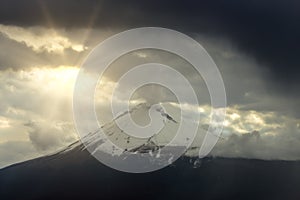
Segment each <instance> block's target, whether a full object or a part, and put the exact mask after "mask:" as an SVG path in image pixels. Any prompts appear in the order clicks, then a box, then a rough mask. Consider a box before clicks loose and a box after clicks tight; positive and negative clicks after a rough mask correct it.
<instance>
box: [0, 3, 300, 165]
mask: <svg viewBox="0 0 300 200" xmlns="http://www.w3.org/2000/svg"><path fill="white" fill-rule="evenodd" d="M299 11H300V3H299V1H296V0H285V1H283V0H281V1H278V0H272V1H271V0H263V1H261V0H253V1H241V0H226V1H224V0H212V1H202V0H199V1H191V0H187V1H179V0H173V1H171V0H166V1H138V0H133V1H129V0H122V1H121V0H120V1H117V0H26V1H18V0H1V2H0V46H1V51H0V99H1V101H0V167H3V166H7V165H9V164H12V163H16V162H20V161H23V160H27V159H30V158H34V157H37V156H41V155H45V154H48V153H51V152H55V151H57V150H59V149H61V148H63V147H64V146H66V145H68V144H70V143H71V142H73V141H75V140H77V139H78V136H77V133H76V129H75V126H74V122H73V112H72V95H73V86H74V83H75V81H76V76H77V73H78V71H79V68H80V65H81V64H82V63H83V61H84V59H85V58H86V56H87V55H88V54H89V52H90V51H91V50H92V49H93V48H94V47H95V46H96V45H97V44H99V43H100V42H101V41H103V40H105V39H106V38H108V37H109V36H112V35H114V34H116V33H119V32H121V31H125V30H128V29H131V28H137V27H147V26H153V27H164V28H170V29H174V30H177V31H180V32H182V33H184V34H186V35H188V36H190V37H192V38H193V39H195V40H196V41H198V42H199V43H200V44H201V45H202V46H203V47H204V48H205V49H206V50H207V52H208V53H209V54H210V56H211V57H212V58H213V60H214V61H215V63H216V64H217V66H218V67H219V70H220V72H221V75H222V77H223V80H224V84H225V88H226V94H227V104H228V107H227V116H226V120H225V123H224V131H223V135H224V137H226V138H225V139H224V140H221V141H219V143H218V144H217V146H216V147H215V148H214V150H213V151H212V155H216V156H226V157H245V158H257V159H281V160H299V159H300V120H299V118H300V114H299V106H300V105H299V104H300V103H299V102H300V101H299V100H300V95H299V92H298V90H299V84H300V79H299V75H300V68H299V66H300V61H299V59H298V57H299V56H298V55H299V53H300V47H299V44H300V37H299V35H300V26H299V25H298V23H299V21H300V12H299ZM152 61H159V62H161V63H165V64H168V65H172V66H173V67H174V68H175V69H177V70H179V71H181V72H182V73H183V74H185V76H187V77H189V78H190V79H191V80H192V82H193V85H194V86H195V88H196V90H197V95H198V96H199V99H200V105H199V107H198V108H197V109H193V107H192V106H193V105H187V106H186V107H187V109H190V110H191V116H192V112H195V110H196V111H199V112H203V113H204V114H207V115H208V110H209V103H210V99H209V94H208V93H207V89H206V86H205V84H204V83H203V80H201V79H199V78H198V79H197V78H195V79H193V78H194V77H193V75H194V73H193V71H191V70H190V69H188V68H189V63H187V62H186V61H184V60H183V59H181V58H178V57H176V56H174V55H172V54H170V53H167V52H159V51H154V50H141V51H138V52H132V53H130V54H128V55H126V56H123V57H121V58H119V59H118V60H117V61H116V62H114V63H113V64H112V67H111V70H110V71H107V74H106V80H105V81H104V85H103V86H102V89H101V91H100V92H99V94H98V95H97V102H98V104H97V109H98V110H99V112H100V113H101V116H102V117H103V119H101V120H103V123H104V122H106V121H109V119H110V113H109V110H107V108H106V106H105V105H106V104H105V102H107V101H109V99H110V95H109V94H110V92H111V90H112V88H114V86H115V85H116V82H117V80H118V78H119V77H120V75H121V74H122V72H124V71H126V70H128V69H129V66H132V65H137V64H141V63H147V62H152ZM175 84H176V82H175ZM155 91H157V90H155V89H154V90H153V91H151V92H155ZM159 91H160V92H161V94H160V95H161V96H159V95H158V97H163V98H164V99H172V94H170V93H168V91H166V90H164V89H161V90H159ZM151 92H147V93H143V92H141V93H140V94H139V95H138V96H143V95H146V94H149V93H150V94H151V95H148V96H153V95H152V93H151ZM146 96H147V95H146Z"/></svg>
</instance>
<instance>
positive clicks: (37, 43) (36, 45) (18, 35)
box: [0, 24, 87, 53]
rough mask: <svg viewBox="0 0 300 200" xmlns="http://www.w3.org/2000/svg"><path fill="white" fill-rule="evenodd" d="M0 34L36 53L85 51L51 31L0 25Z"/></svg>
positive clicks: (78, 45) (79, 45)
mask: <svg viewBox="0 0 300 200" xmlns="http://www.w3.org/2000/svg"><path fill="white" fill-rule="evenodd" d="M0 33H2V34H4V35H6V36H7V37H8V38H10V39H11V40H15V41H17V42H20V43H24V44H26V46H28V47H30V48H32V49H33V50H34V51H36V52H43V51H47V52H49V53H63V52H64V50H65V49H67V48H71V49H73V50H74V51H77V52H82V51H84V50H85V49H87V47H85V46H83V45H82V44H78V43H75V42H73V41H71V40H70V39H69V38H67V37H65V36H63V35H60V34H59V33H58V32H57V31H55V30H53V29H46V28H39V27H33V28H26V29H25V28H21V27H17V26H6V25H1V24H0Z"/></svg>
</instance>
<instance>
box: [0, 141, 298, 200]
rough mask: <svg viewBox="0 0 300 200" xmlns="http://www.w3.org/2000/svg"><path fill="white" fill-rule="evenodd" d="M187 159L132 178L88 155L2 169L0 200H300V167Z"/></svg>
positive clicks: (68, 155)
mask: <svg viewBox="0 0 300 200" xmlns="http://www.w3.org/2000/svg"><path fill="white" fill-rule="evenodd" d="M195 161H196V162H197V160H196V159H192V158H189V157H182V158H180V159H179V160H177V161H176V162H175V163H174V164H173V165H171V166H168V167H166V168H164V169H162V170H159V171H156V172H151V173H145V174H129V173H124V172H119V171H116V170H114V169H111V168H109V167H107V166H105V165H103V164H101V163H99V162H98V161H97V160H96V159H94V158H93V157H92V156H91V155H90V154H89V153H88V152H87V151H85V150H84V151H81V150H80V148H79V147H78V148H75V149H73V150H71V151H69V152H66V153H64V154H61V153H58V154H55V155H51V156H47V157H42V158H38V159H34V160H31V161H27V162H23V163H20V164H16V165H13V166H10V167H7V168H4V169H1V170H0V199H1V200H6V199H25V200H26V199H43V200H47V199H120V200H122V199H131V200H132V199H140V200H145V199H197V200H198V199H230V200H233V199H239V200H240V199H242V200H244V199H272V200H274V199H288V200H293V199H295V200H299V199H300V162H287V161H261V160H251V159H229V158H204V159H202V160H200V162H199V163H198V164H197V168H195V166H194V165H193V163H194V162H195Z"/></svg>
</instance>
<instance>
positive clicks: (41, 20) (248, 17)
mask: <svg viewBox="0 0 300 200" xmlns="http://www.w3.org/2000/svg"><path fill="white" fill-rule="evenodd" d="M299 21H300V3H299V1H293V0H287V1H286V0H282V1H273V0H272V1H271V0H264V1H260V0H255V1H240V0H227V1H221V0H219V1H218V0H213V1H179V0H172V1H171V0H167V1H137V0H134V1H129V0H122V1H114V0H102V1H97V0H64V1H61V0H44V1H42V0H26V1H18V0H4V1H1V6H0V23H3V24H14V25H21V26H32V25H44V26H55V27H68V28H72V27H73V28H76V27H88V26H89V25H91V24H93V26H94V27H99V28H118V29H125V28H132V27H139V26H163V27H167V28H174V29H176V30H179V31H185V32H189V33H204V34H210V35H212V36H216V37H222V38H227V39H229V40H231V41H232V42H233V43H234V44H235V45H236V47H237V48H239V49H240V50H241V51H243V52H245V53H247V54H249V55H251V56H253V57H255V59H257V60H258V61H259V62H260V63H262V66H267V67H268V68H267V69H269V70H270V74H269V75H270V77H269V78H271V79H272V81H273V83H275V84H276V87H282V88H284V89H286V88H287V87H288V88H294V89H296V87H297V86H298V84H299V78H298V75H299V74H300V70H299V66H300V61H299V59H298V55H299V53H300V47H299V44H300V37H299V35H300V26H299V24H298V23H299ZM92 22H93V23H92ZM270 85H271V87H272V84H270Z"/></svg>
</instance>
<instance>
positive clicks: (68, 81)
mask: <svg viewBox="0 0 300 200" xmlns="http://www.w3.org/2000/svg"><path fill="white" fill-rule="evenodd" d="M78 71H79V68H77V67H70V66H60V67H58V68H33V69H32V70H31V71H23V72H22V73H21V76H22V78H24V79H28V80H31V81H32V82H33V83H34V84H37V86H43V87H42V88H43V89H44V90H46V91H48V90H51V91H52V92H53V91H57V92H59V91H64V92H66V91H72V89H73V86H74V83H75V81H76V77H77V74H78Z"/></svg>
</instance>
